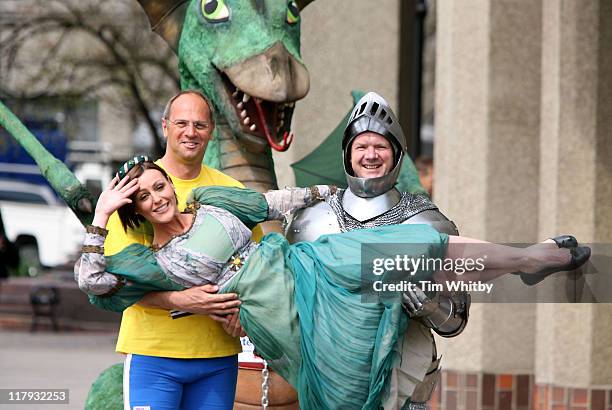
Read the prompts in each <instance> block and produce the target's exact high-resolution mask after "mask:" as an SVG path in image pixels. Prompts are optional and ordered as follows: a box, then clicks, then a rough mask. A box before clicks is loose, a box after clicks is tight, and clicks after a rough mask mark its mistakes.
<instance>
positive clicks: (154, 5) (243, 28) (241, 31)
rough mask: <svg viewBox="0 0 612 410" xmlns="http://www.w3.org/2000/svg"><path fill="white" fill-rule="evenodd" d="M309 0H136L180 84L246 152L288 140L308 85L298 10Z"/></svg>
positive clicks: (279, 145) (276, 146) (286, 143)
mask: <svg viewBox="0 0 612 410" xmlns="http://www.w3.org/2000/svg"><path fill="white" fill-rule="evenodd" d="M310 1H312V0H310ZM310 1H308V0H303V1H300V0H295V1H294V0H139V2H140V4H141V6H142V7H143V8H144V9H145V11H146V12H147V15H148V17H149V20H150V22H151V26H152V28H153V30H155V31H156V32H158V33H159V34H160V35H161V36H162V37H163V38H164V39H165V40H166V41H167V42H168V43H169V44H170V46H171V47H173V48H174V50H175V51H177V52H178V56H179V73H180V77H181V86H182V88H183V89H187V88H190V89H199V90H201V91H203V92H204V93H205V94H206V95H207V96H208V97H209V98H210V100H211V102H212V104H213V105H214V107H215V110H216V113H217V122H218V123H224V124H227V125H228V126H229V127H230V128H231V130H232V133H233V135H234V136H236V137H237V138H238V139H239V140H241V142H242V143H243V144H245V145H246V146H247V147H248V148H249V150H251V151H263V150H265V149H267V147H268V146H271V147H272V148H274V149H276V150H282V151H284V150H286V149H287V148H288V146H289V143H290V142H291V137H289V132H290V130H291V118H292V116H293V110H294V105H295V104H294V103H295V101H297V100H299V99H301V98H303V97H304V96H305V95H306V94H307V93H308V89H309V85H310V80H309V75H308V71H307V70H306V67H305V66H304V63H303V61H302V59H301V56H300V10H301V9H303V8H304V7H305V6H306V5H307V4H308V3H309V2H310Z"/></svg>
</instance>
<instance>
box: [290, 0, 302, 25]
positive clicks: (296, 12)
mask: <svg viewBox="0 0 612 410" xmlns="http://www.w3.org/2000/svg"><path fill="white" fill-rule="evenodd" d="M298 21H300V9H299V8H298V6H297V4H296V2H295V1H290V2H289V3H288V4H287V23H289V24H292V25H293V24H295V23H297V22H298Z"/></svg>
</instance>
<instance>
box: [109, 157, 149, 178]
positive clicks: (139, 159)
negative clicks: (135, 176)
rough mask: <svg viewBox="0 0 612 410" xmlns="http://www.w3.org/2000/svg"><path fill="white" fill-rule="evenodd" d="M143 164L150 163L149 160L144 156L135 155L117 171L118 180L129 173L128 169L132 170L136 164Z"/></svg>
mask: <svg viewBox="0 0 612 410" xmlns="http://www.w3.org/2000/svg"><path fill="white" fill-rule="evenodd" d="M143 162H151V160H150V159H149V157H148V156H146V155H137V156H135V157H134V158H132V159H130V160H129V161H126V162H125V163H124V164H123V165H121V166H120V167H119V169H118V170H117V176H118V177H119V180H120V181H121V180H122V179H123V178H124V177H125V176H126V175H127V173H128V172H130V169H132V168H134V167H135V166H136V165H137V164H142V163H143Z"/></svg>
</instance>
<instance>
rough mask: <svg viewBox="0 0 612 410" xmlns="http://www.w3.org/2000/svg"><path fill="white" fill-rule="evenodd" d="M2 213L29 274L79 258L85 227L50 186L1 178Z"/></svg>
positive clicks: (5, 224) (6, 231)
mask: <svg viewBox="0 0 612 410" xmlns="http://www.w3.org/2000/svg"><path fill="white" fill-rule="evenodd" d="M0 212H1V213H2V220H3V221H4V228H5V233H6V236H7V237H8V239H9V240H11V241H12V242H14V243H15V244H16V245H17V247H18V249H19V253H20V256H21V258H22V260H23V262H24V263H25V266H27V267H28V273H29V274H30V275H36V274H37V273H38V270H39V269H40V267H41V266H42V267H55V266H67V265H71V264H72V263H74V261H75V260H76V258H77V257H78V255H79V250H80V247H81V245H82V243H83V236H84V234H85V229H84V228H83V225H81V223H80V222H79V220H78V218H77V217H76V216H75V215H74V213H73V212H72V211H71V210H70V208H68V206H67V205H66V204H65V203H64V202H63V201H62V200H61V199H58V198H57V197H56V196H55V194H54V193H53V191H52V190H51V188H49V187H48V186H45V185H39V184H32V183H27V182H21V181H17V180H13V179H0Z"/></svg>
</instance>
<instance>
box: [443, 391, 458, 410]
mask: <svg viewBox="0 0 612 410" xmlns="http://www.w3.org/2000/svg"><path fill="white" fill-rule="evenodd" d="M445 408H446V410H457V392H454V391H447V392H446V407H445Z"/></svg>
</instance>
